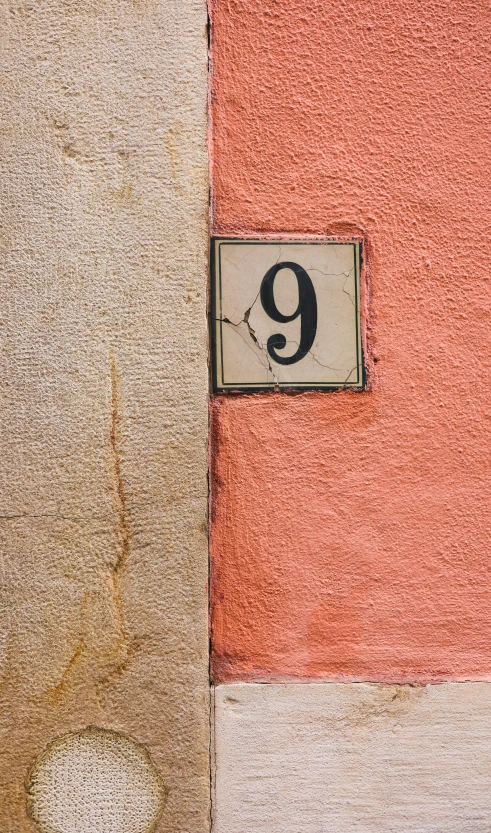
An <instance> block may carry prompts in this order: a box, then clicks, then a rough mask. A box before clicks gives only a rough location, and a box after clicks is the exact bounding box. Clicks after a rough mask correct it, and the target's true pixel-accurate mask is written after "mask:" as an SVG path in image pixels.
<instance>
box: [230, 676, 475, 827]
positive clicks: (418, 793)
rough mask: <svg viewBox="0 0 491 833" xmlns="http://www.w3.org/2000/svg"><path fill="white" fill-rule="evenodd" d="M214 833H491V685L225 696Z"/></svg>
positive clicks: (239, 689) (251, 690) (264, 688)
mask: <svg viewBox="0 0 491 833" xmlns="http://www.w3.org/2000/svg"><path fill="white" fill-rule="evenodd" d="M215 755H216V773H215V779H216V789H215V799H214V833H331V831H333V833H334V831H335V833H355V831H356V833H384V831H386V833H393V832H394V831H398V833H436V832H437V831H438V833H440V831H441V833H443V831H445V833H471V831H472V833H483V831H486V830H490V829H491V683H446V684H443V685H431V686H426V687H422V688H411V687H410V686H385V685H368V684H361V683H357V684H334V683H317V684H302V683H296V684H295V683H294V684H287V685H256V684H247V683H244V684H238V685H220V686H218V687H217V688H216V689H215Z"/></svg>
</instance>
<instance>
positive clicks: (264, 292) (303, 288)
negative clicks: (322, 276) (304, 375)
mask: <svg viewBox="0 0 491 833" xmlns="http://www.w3.org/2000/svg"><path fill="white" fill-rule="evenodd" d="M281 269H291V271H292V272H294V274H295V277H296V279H297V283H298V306H297V308H296V310H295V312H294V313H292V315H283V313H282V312H280V311H279V309H278V307H277V306H276V302H275V299H274V282H275V278H276V275H277V274H278V272H279V271H280V270H281ZM260 295H261V303H262V305H263V307H264V311H265V312H266V313H267V315H269V317H270V318H272V319H273V321H279V322H281V323H282V324H286V323H287V322H288V321H295V319H296V318H298V317H299V316H300V343H299V345H298V350H297V352H296V353H294V354H293V356H280V355H278V353H277V352H276V351H277V350H283V349H284V348H285V347H286V338H285V336H284V335H283V334H282V333H276V335H272V336H270V337H269V338H268V344H267V347H268V353H269V355H270V356H271V358H272V359H274V361H275V362H278V364H295V363H296V362H299V361H300V360H301V359H303V358H304V356H306V355H307V353H308V352H309V350H310V348H311V347H312V345H313V343H314V339H315V334H316V332H317V298H316V297H315V289H314V285H313V283H312V281H311V280H310V277H309V275H308V274H307V272H306V271H305V269H303V268H302V266H299V264H298V263H291V262H290V261H284V262H283V263H275V265H274V266H272V267H271V269H268V271H267V272H266V274H265V276H264V278H263V280H262V283H261V291H260Z"/></svg>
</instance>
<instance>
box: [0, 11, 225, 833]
mask: <svg viewBox="0 0 491 833" xmlns="http://www.w3.org/2000/svg"><path fill="white" fill-rule="evenodd" d="M0 31H1V55H2V57H1V61H2V81H1V89H2V92H1V96H0V100H1V104H0V106H1V115H0V119H1V127H0V133H1V147H2V149H1V154H0V164H1V182H0V188H1V200H2V220H1V231H0V250H1V281H0V292H1V303H0V315H1V318H2V343H1V361H2V370H1V379H2V419H1V423H2V428H1V430H2V444H1V452H0V474H1V478H2V488H1V507H0V532H1V536H2V560H1V592H2V601H1V610H0V638H1V640H0V673H1V688H0V735H1V744H0V747H1V753H0V827H1V829H2V831H5V833H21V831H28V830H29V831H32V830H34V829H35V828H34V825H33V823H32V822H30V821H29V820H28V818H27V816H26V810H25V802H26V796H25V789H24V778H25V776H26V773H27V770H28V767H29V766H30V764H31V762H32V761H33V759H34V758H35V756H37V755H38V754H39V753H40V752H41V751H42V749H43V748H44V747H45V746H46V745H47V744H49V743H50V742H51V741H53V740H54V739H55V738H57V737H59V736H60V735H62V734H64V733H65V732H68V731H73V730H80V729H83V728H85V727H86V726H88V725H90V724H93V725H96V726H99V727H101V728H103V729H110V730H114V731H116V732H122V733H124V735H128V736H130V737H132V738H134V739H135V740H136V741H137V742H138V743H139V744H143V746H144V747H145V748H146V749H147V750H148V751H149V753H150V755H151V758H152V760H153V762H154V764H155V766H156V767H157V769H158V771H159V773H160V776H161V777H162V779H163V782H164V784H165V786H166V787H167V788H168V790H169V793H168V802H167V806H166V809H165V811H164V814H163V816H162V821H161V823H160V826H159V830H161V831H165V830H168V831H171V830H172V831H176V830H186V831H189V833H192V831H195V833H198V831H199V833H202V832H203V831H204V830H206V829H207V826H208V793H209V778H208V712H207V700H208V686H207V623H206V581H207V540H206V496H207V486H206V432H207V412H206V394H207V370H206V350H207V336H206V315H205V312H206V258H207V193H208V184H207V158H206V145H205V139H206V89H207V79H206V58H207V55H206V53H207V39H206V8H205V3H204V2H202V0H149V2H146V0H141V2H136V0H135V2H130V0H128V1H126V0H123V2H116V0H102V2H86V3H78V2H69V1H68V0H67V2H62V1H61V0H60V2H52V1H50V0H40V2H29V0H27V1H25V0H10V1H9V2H7V0H5V2H2V5H1V26H0ZM101 760H102V759H101ZM102 765H103V761H102V764H101V766H102ZM140 786H141V785H140ZM116 792H117V790H116ZM118 794H119V793H118ZM53 812H54V811H53ZM152 812H153V811H152ZM114 824H115V825H116V826H115V827H114V828H113V827H111V828H107V829H111V830H113V829H114V830H119V827H118V826H117V825H118V824H119V822H118V820H117V819H116V821H115V822H114ZM67 829H71V828H67ZM81 829H82V828H79V827H77V831H80V830H81ZM84 829H85V828H84ZM92 829H94V830H95V829H99V827H97V826H94V827H93V828H92ZM101 829H102V828H101ZM103 829H104V830H106V828H105V827H104V828H103Z"/></svg>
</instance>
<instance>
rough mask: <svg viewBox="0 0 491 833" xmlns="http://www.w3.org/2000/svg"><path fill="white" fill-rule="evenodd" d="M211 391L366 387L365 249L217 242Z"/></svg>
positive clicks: (293, 243)
mask: <svg viewBox="0 0 491 833" xmlns="http://www.w3.org/2000/svg"><path fill="white" fill-rule="evenodd" d="M212 333H213V376H214V389H215V390H216V391H224V390H262V389H267V388H275V387H279V388H307V389H308V388H311V389H312V388H340V387H341V388H342V387H346V388H362V387H363V383H364V374H363V357H362V345H361V331H360V244H359V243H339V242H334V241H327V240H326V241H316V242H311V241H307V242H300V241H292V240H288V241H285V242H282V241H281V240H275V241H255V240H239V239H224V238H215V239H213V240H212Z"/></svg>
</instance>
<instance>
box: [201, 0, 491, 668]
mask: <svg viewBox="0 0 491 833" xmlns="http://www.w3.org/2000/svg"><path fill="white" fill-rule="evenodd" d="M212 12H213V68H214V69H213V72H214V75H213V109H212V116H213V124H214V134H213V135H214V141H213V146H212V152H213V160H212V161H213V192H214V230H215V232H216V233H219V234H224V235H225V234H230V235H233V234H243V233H249V234H261V233H264V234H267V233H273V232H274V233H280V232H287V233H306V234H307V233H312V234H323V233H325V234H336V233H340V234H343V235H344V234H349V233H350V231H351V232H358V233H360V234H362V235H363V236H364V238H365V241H366V246H365V253H366V255H367V256H368V286H369V320H368V333H367V335H368V356H367V364H368V371H369V382H370V390H368V391H367V392H364V393H358V394H350V393H348V392H341V393H322V394H316V393H314V394H304V395H300V396H288V395H276V394H267V395H256V396H248V397H235V398H234V397H228V398H217V399H216V400H215V403H214V406H213V418H214V424H215V428H214V431H215V449H216V460H215V472H214V482H213V488H214V526H213V531H212V558H213V603H214V618H213V628H214V630H213V640H214V662H213V668H214V674H215V677H216V678H218V679H233V678H237V677H244V678H249V679H254V678H257V679H259V678H261V679H263V678H271V675H273V676H274V675H276V676H279V677H281V676H292V677H298V676H306V677H327V678H335V677H338V676H343V677H348V678H352V679H353V678H369V679H385V680H399V681H400V680H405V679H409V680H413V679H418V680H435V679H441V678H450V679H452V678H454V679H467V678H470V679H476V678H477V679H489V678H491V659H490V652H489V645H490V641H491V619H490V617H489V605H490V600H491V575H490V560H489V552H490V547H491V534H490V533H491V523H490V514H489V492H490V488H491V473H490V467H489V460H488V448H489V427H490V419H491V395H490V389H489V378H490V370H491V352H490V335H489V327H490V321H491V303H490V292H489V274H490V273H489V253H488V248H489V240H490V234H491V204H490V201H489V174H488V169H489V164H490V161H491V132H490V127H489V124H490V115H491V113H490V104H491V94H490V89H489V83H488V82H489V79H488V67H489V60H490V26H491V20H490V10H489V6H488V5H487V4H486V3H484V2H473V1H472V0H466V2H463V3H458V4H455V3H452V4H449V3H446V2H443V0H435V1H434V2H429V3H428V2H421V1H420V0H418V2H413V3H406V2H402V1H401V0H395V2H392V3H390V4H388V3H385V2H381V0H363V2H355V1H354V0H349V2H345V3H341V4H337V5H336V6H335V7H334V6H333V5H332V4H328V3H325V2H321V1H320V0H319V2H313V3H307V4H306V3H304V2H302V0H274V2H272V0H251V2H248V3H242V2H236V0H230V2H229V0H227V2H225V0H214V2H213V4H212Z"/></svg>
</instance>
